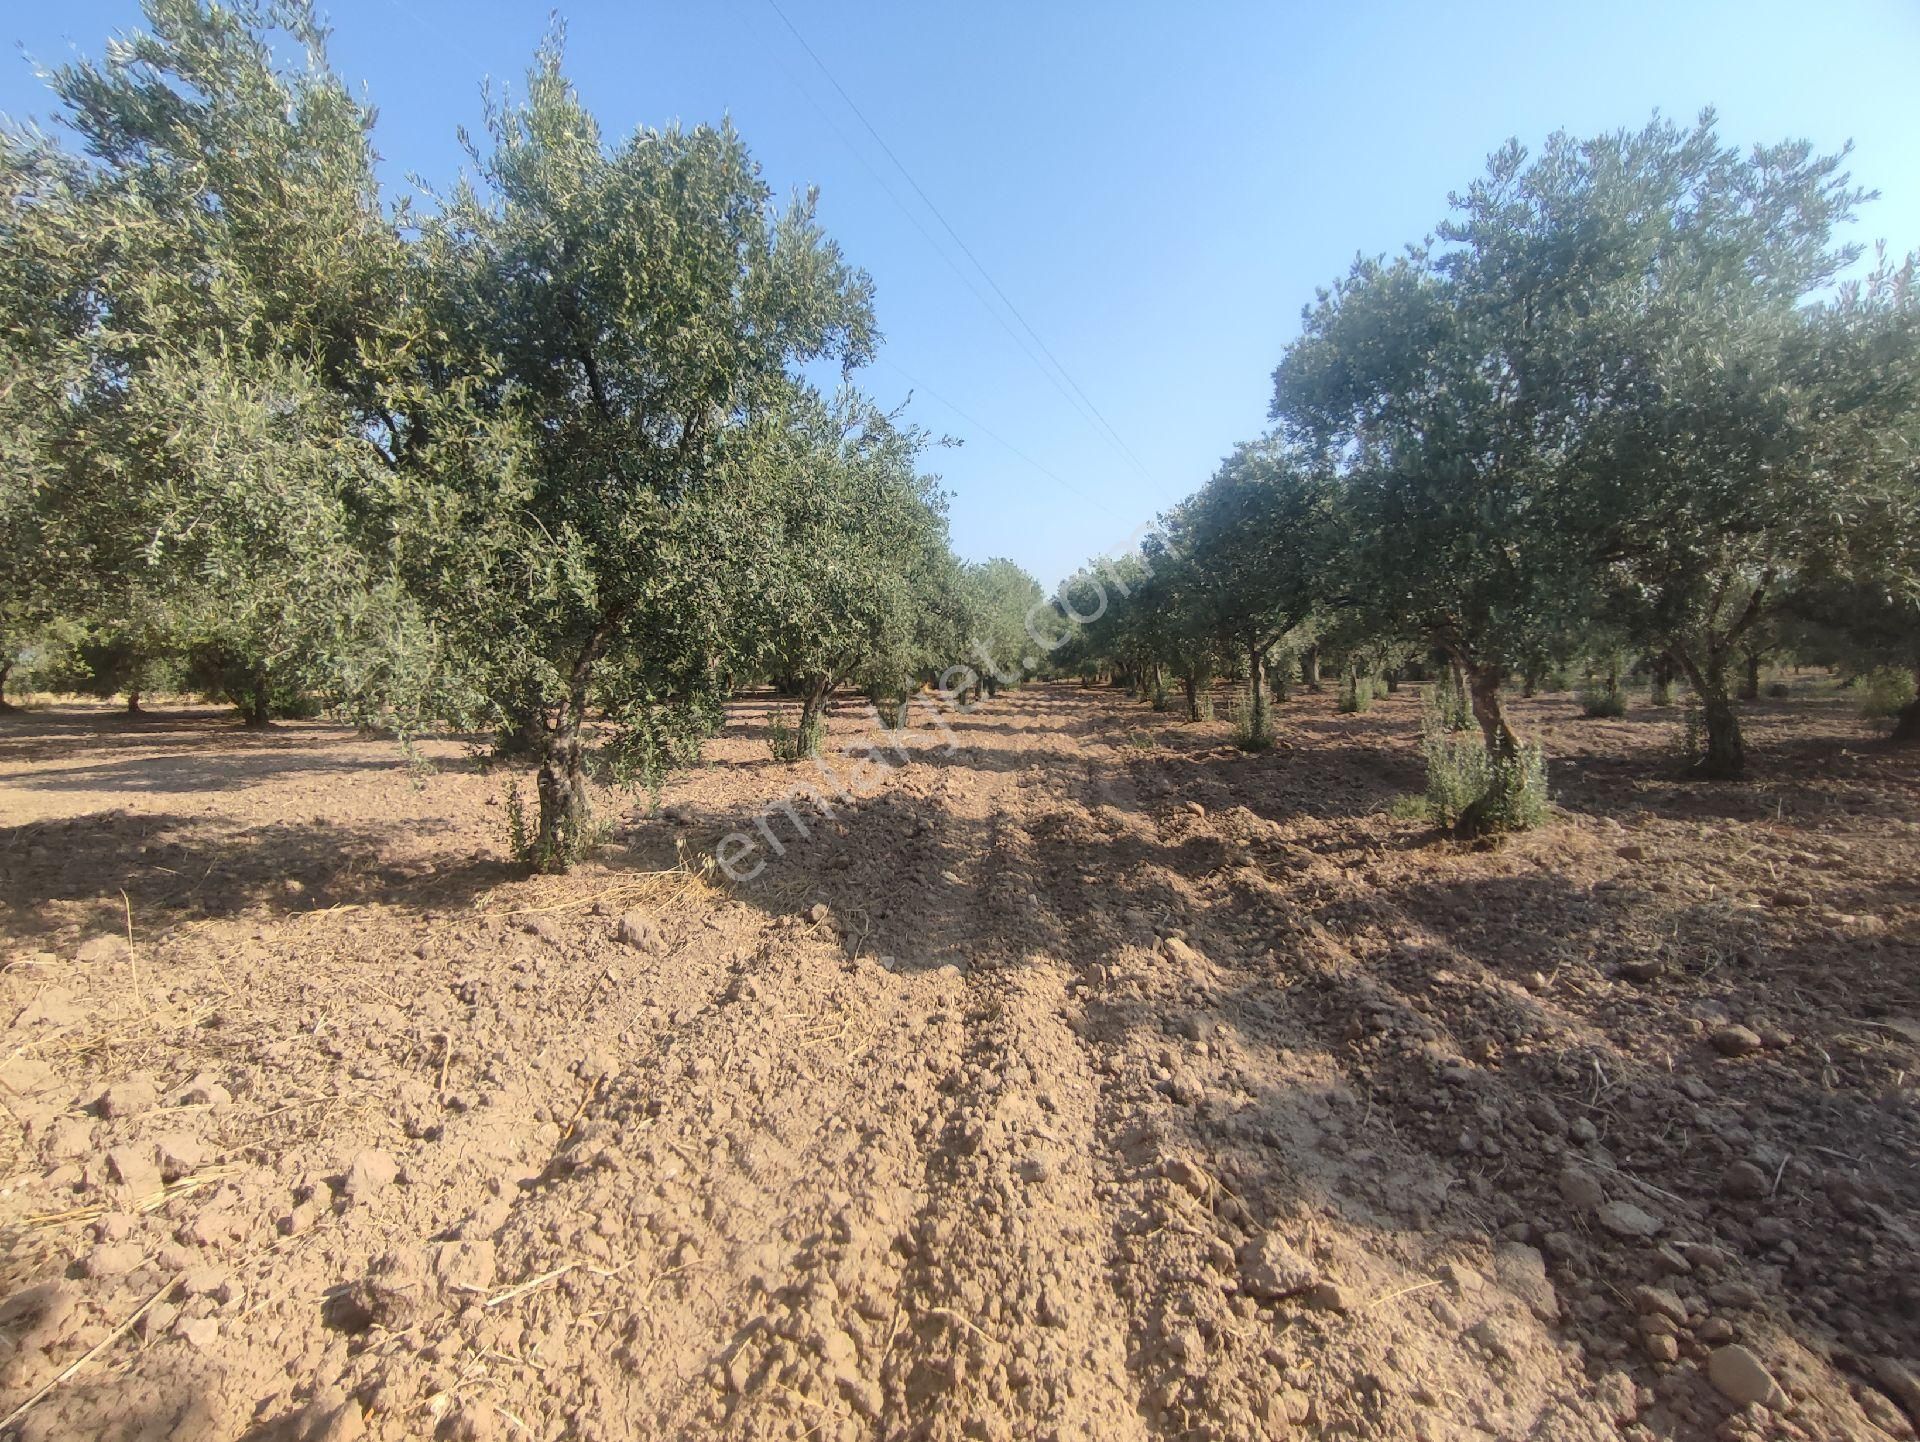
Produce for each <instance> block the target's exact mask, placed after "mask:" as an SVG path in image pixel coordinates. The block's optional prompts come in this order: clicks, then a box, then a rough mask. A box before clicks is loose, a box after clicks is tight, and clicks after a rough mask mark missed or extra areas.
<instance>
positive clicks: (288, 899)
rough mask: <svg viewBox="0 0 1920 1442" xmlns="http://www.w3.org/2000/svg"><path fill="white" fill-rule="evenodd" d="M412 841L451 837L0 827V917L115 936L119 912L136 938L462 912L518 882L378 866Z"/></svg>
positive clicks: (116, 822) (444, 828) (159, 816)
mask: <svg viewBox="0 0 1920 1442" xmlns="http://www.w3.org/2000/svg"><path fill="white" fill-rule="evenodd" d="M423 832H425V833H428V834H433V835H439V836H444V837H448V838H452V837H453V836H455V835H457V832H458V828H457V827H456V826H455V825H454V824H452V823H448V822H434V823H421V822H410V823H408V824H407V825H406V826H405V827H400V826H398V825H395V826H381V825H331V824H328V823H325V822H320V821H315V822H299V823H294V822H269V823H266V824H263V825H258V826H240V825H235V824H232V823H222V822H219V821H215V820H212V819H209V818H208V817H205V816H193V815H174V814H168V813H153V812H133V811H126V810H108V811H95V812H89V813H87V814H85V815H82V816H76V817H71V818H67V819H64V820H60V821H49V822H33V823H28V824H25V825H19V826H10V827H4V828H0V914H4V916H5V918H6V922H7V925H8V928H9V930H12V931H14V932H15V933H16V934H27V933H31V932H35V931H45V930H49V929H57V928H59V927H62V926H68V925H71V924H72V923H73V920H74V916H73V908H72V907H71V906H69V905H65V903H79V904H81V906H82V908H83V911H82V913H81V914H82V915H83V916H84V918H85V919H86V921H87V923H88V924H90V925H93V926H96V927H104V928H106V929H110V930H117V929H118V928H119V926H120V925H121V924H123V922H124V919H125V914H126V913H127V912H129V911H131V912H132V914H133V915H134V917H135V919H136V922H137V924H138V925H140V926H141V928H142V929H143V930H144V929H146V928H147V927H150V926H151V925H152V920H151V918H152V917H153V916H154V915H156V914H157V915H159V916H162V917H165V918H168V919H169V920H171V921H176V922H177V921H183V920H191V919H195V918H201V917H224V916H234V915H238V914H240V913H243V912H246V911H250V910H253V909H255V908H262V907H264V908H267V909H269V910H275V911H284V912H287V913H294V912H302V911H312V910H323V909H325V908H327V907H332V906H342V905H366V904H376V903H377V904H388V905H393V904H406V905H417V906H421V907H429V906H451V905H458V904H464V903H465V902H466V901H467V900H469V899H471V897H472V896H474V895H475V894H477V893H478V892H480V891H483V890H485V889H486V888H488V887H491V886H495V885H498V884H500V883H501V882H502V881H505V880H508V879H510V878H512V877H514V876H518V875H522V874H524V868H519V867H515V866H513V865H512V864H510V863H509V862H507V861H506V860H504V859H496V858H493V857H490V856H487V855H484V854H477V853H474V852H472V851H471V850H457V849H455V848H453V847H451V846H449V847H447V848H444V849H441V850H439V851H429V852H427V853H425V854H413V855H408V856H407V857H406V858H405V859H402V860H392V859H388V856H387V852H388V849H389V848H390V846H391V844H392V843H393V842H394V841H395V840H397V839H401V838H405V839H407V840H409V841H417V840H418V839H419V838H420V836H421V835H422V834H423Z"/></svg>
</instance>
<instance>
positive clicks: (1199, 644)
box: [1060, 113, 1920, 826]
mask: <svg viewBox="0 0 1920 1442" xmlns="http://www.w3.org/2000/svg"><path fill="white" fill-rule="evenodd" d="M1844 160H1845V157H1844V155H1819V154H1816V153H1814V151H1813V150H1812V148H1811V147H1810V146H1808V145H1806V144H1804V143H1788V144H1782V145H1774V146H1762V147H1757V148H1755V149H1753V150H1751V151H1746V152H1742V151H1739V150H1737V149H1734V148H1731V147H1729V146H1726V145H1724V144H1722V143H1721V141H1720V140H1719V138H1718V137H1717V135H1716V133H1715V125H1714V119H1713V116H1712V115H1711V114H1710V113H1709V114H1707V115H1704V116H1703V117H1702V118H1701V119H1700V121H1699V122H1698V123H1697V124H1695V125H1693V126H1691V127H1684V126H1678V125H1674V124H1671V123H1669V122H1666V121H1664V120H1659V119H1656V120H1655V121H1654V122H1653V123H1651V124H1649V125H1648V126H1646V127H1645V128H1644V129H1642V130H1639V131H1637V132H1632V133H1628V132H1617V133H1613V134H1608V135H1602V136H1598V137H1596V138H1594V139H1591V140H1577V139H1575V138H1573V137H1570V136H1567V135H1564V134H1561V135H1555V136H1554V137H1552V138H1551V139H1550V140H1548V141H1547V142H1546V144H1545V146H1544V147H1543V148H1542V150H1541V151H1540V153H1539V154H1538V155H1529V154H1528V153H1527V152H1526V151H1524V150H1523V149H1522V148H1521V147H1520V146H1519V145H1518V144H1517V143H1511V144H1509V145H1508V146H1507V147H1506V148H1504V149H1503V150H1501V151H1500V152H1499V153H1498V154H1496V155H1495V156H1493V158H1492V160H1491V161H1490V163H1489V165H1488V168H1487V172H1486V174H1485V175H1484V176H1482V177H1481V178H1480V179H1478V180H1476V181H1475V182H1474V183H1473V184H1472V185H1470V186H1469V187H1468V188H1467V189H1466V191H1465V192H1463V193H1460V194H1456V195H1454V196H1453V197H1451V209H1450V214H1449V216H1448V218H1447V219H1446V220H1445V221H1444V222H1443V223H1442V224H1441V225H1440V226H1439V227H1438V228H1437V229H1436V231H1435V232H1434V234H1433V235H1432V236H1430V237H1428V238H1426V239H1424V240H1422V241H1420V242H1419V243H1417V244H1414V245H1411V246H1408V247H1407V248H1406V250H1405V251H1404V252H1403V253H1402V254H1400V255H1398V256H1395V257H1393V258H1390V259H1389V258H1373V259H1368V258H1363V259H1360V260H1357V261H1356V262H1355V263H1354V264H1353V266H1352V267H1351V269H1350V270H1349V271H1348V272H1347V274H1346V275H1344V276H1342V277H1341V278H1340V279H1339V280H1337V281H1336V282H1334V284H1333V285H1331V286H1330V287H1328V288H1327V289H1325V290H1322V291H1321V292H1320V293H1319V295H1318V296H1317V298H1316V299H1315V301H1314V303H1313V304H1312V305H1310V306H1308V307H1307V308H1306V310H1305V312H1304V317H1303V327H1302V333H1301V334H1300V336H1299V338H1298V339H1297V340H1295V341H1294V342H1293V343H1292V344H1291V345H1290V346H1288V347H1287V350H1286V353H1285V355H1284V356H1283V357H1282V359H1281V361H1280V364H1279V367H1278V368H1277V370H1276V371H1275V372H1274V377H1273V403H1272V409H1271V418H1272V420H1273V421H1274V422H1275V426H1274V429H1273V430H1272V432H1271V433H1270V434H1269V435H1267V436H1265V437H1263V438H1262V439H1260V440H1259V441H1256V442H1253V443H1250V444H1247V445H1244V446H1241V447H1239V448H1238V449H1236V450H1235V451H1234V453H1233V454H1232V455H1231V456H1229V457H1228V458H1227V459H1226V460H1225V461H1224V462H1223V463H1222V465H1221V467H1220V469H1219V470H1218V471H1217V472H1216V473H1215V475H1214V476H1213V477H1212V479H1211V480H1209V481H1208V483H1207V484H1206V485H1205V486H1203V487H1202V488H1201V489H1200V490H1199V491H1197V492H1196V493H1195V494H1194V495H1193V496H1191V497H1190V498H1188V499H1187V500H1186V501H1184V502H1182V503H1181V504H1180V505H1179V506H1177V507H1175V508H1174V509H1173V510H1172V511H1171V512H1170V513H1169V514H1168V515H1166V516H1165V517H1164V518H1163V523H1162V525H1161V527H1160V528H1159V529H1158V530H1157V531H1156V532H1155V533H1154V534H1153V535H1152V536H1150V538H1149V539H1148V541H1147V543H1146V544H1145V545H1144V546H1143V547H1142V548H1141V550H1140V552H1139V553H1137V554H1135V555H1131V556H1128V557H1125V558H1122V559H1120V560H1118V561H1114V560H1109V561H1104V562H1101V563H1098V564H1097V565H1095V566H1093V567H1090V568H1089V569H1087V570H1086V571H1083V572H1082V573H1081V574H1080V575H1078V576H1076V577H1074V578H1072V579H1071V580H1069V581H1068V582H1067V583H1066V584H1065V585H1064V586H1063V588H1062V590H1061V593H1060V600H1061V602H1062V604H1063V605H1064V606H1066V607H1069V608H1070V609H1071V610H1072V611H1073V612H1074V613H1075V614H1078V615H1082V616H1087V615H1097V619H1094V620H1092V621H1090V622H1089V623H1088V624H1087V625H1085V626H1083V627H1081V628H1080V629H1079V630H1078V631H1077V632H1076V633H1075V637H1074V640H1073V642H1072V648H1073V649H1072V650H1071V651H1070V652H1065V653H1063V655H1064V656H1065V657H1066V658H1067V659H1068V660H1069V661H1070V662H1074V663H1077V664H1079V665H1081V666H1082V667H1084V668H1086V669H1087V670H1088V671H1089V672H1090V673H1092V672H1107V673H1118V674H1121V675H1123V676H1125V677H1126V678H1128V679H1129V680H1130V681H1132V682H1133V683H1134V684H1136V685H1137V686H1140V687H1141V688H1143V689H1144V690H1146V691H1147V692H1148V693H1149V694H1157V695H1160V696H1162V697H1164V696H1165V695H1166V694H1167V693H1166V683H1165V679H1164V678H1165V677H1167V676H1172V677H1174V678H1177V679H1178V680H1179V681H1180V682H1181V683H1183V684H1184V690H1185V696H1186V704H1187V706H1188V707H1189V709H1190V710H1195V711H1196V712H1197V709H1198V701H1197V700H1196V698H1197V697H1200V696H1202V695H1204V691H1205V683H1206V681H1207V680H1208V679H1209V678H1210V677H1212V676H1215V675H1218V674H1221V673H1222V672H1228V671H1230V672H1231V673H1232V674H1234V675H1236V676H1237V677H1239V678H1241V679H1242V682H1243V685H1244V687H1245V698H1246V699H1245V701H1244V704H1243V709H1244V713H1245V714H1244V716H1243V719H1242V732H1243V735H1244V737H1245V739H1246V740H1247V741H1248V743H1249V744H1252V745H1256V746H1257V745H1262V744H1265V740H1266V736H1267V731H1268V719H1267V707H1268V705H1269V704H1270V701H1269V690H1270V687H1271V685H1272V684H1273V681H1274V680H1276V679H1277V680H1279V681H1280V682H1281V683H1282V684H1290V683H1291V681H1292V680H1293V678H1294V677H1295V676H1296V675H1304V678H1305V681H1306V682H1307V683H1308V684H1312V685H1314V686H1315V687H1316V688H1317V687H1318V686H1319V684H1320V680H1319V678H1320V667H1321V666H1322V665H1323V664H1326V663H1327V662H1328V661H1331V663H1332V664H1333V665H1334V666H1335V667H1337V668H1338V670H1339V672H1340V682H1339V684H1340V685H1341V687H1342V701H1343V704H1344V705H1346V706H1347V707H1348V709H1359V708H1361V707H1363V706H1364V705H1365V704H1366V702H1367V699H1368V698H1369V697H1370V695H1371V693H1372V689H1373V687H1374V686H1375V684H1376V683H1377V682H1380V681H1382V680H1384V681H1385V682H1386V683H1388V684H1391V682H1392V681H1393V680H1394V679H1395V678H1397V677H1398V676H1400V675H1401V674H1403V673H1404V672H1405V670H1406V668H1408V667H1415V668H1418V667H1422V666H1431V665H1436V664H1437V665H1438V667H1439V668H1440V671H1441V674H1442V675H1443V677H1444V679H1446V680H1447V682H1448V683H1449V687H1456V686H1457V688H1458V690H1457V694H1458V695H1459V697H1460V699H1461V701H1462V702H1463V704H1462V705H1461V706H1459V707H1458V708H1457V709H1456V714H1457V715H1459V716H1462V717H1464V716H1465V715H1470V716H1471V720H1472V722H1473V723H1474V727H1475V728H1477V730H1478V732H1479V738H1480V743H1481V753H1482V754H1481V755H1480V756H1479V757H1477V758H1468V759H1469V760H1470V761H1472V762H1473V764H1474V765H1475V766H1476V767H1477V776H1478V779H1477V781H1476V783H1475V785H1474V787H1473V788H1472V790H1471V794H1470V795H1469V796H1468V797H1467V798H1466V799H1465V801H1464V803H1462V805H1461V806H1460V807H1459V809H1460V810H1462V811H1463V812H1464V813H1466V814H1465V815H1463V816H1462V817H1459V818H1455V819H1458V820H1463V821H1465V822H1466V823H1467V824H1469V825H1475V824H1478V825H1482V826H1489V825H1491V826H1498V825H1503V824H1525V821H1526V820H1527V818H1528V817H1529V815H1530V814H1537V810H1538V806H1537V801H1538V792H1539V789H1540V786H1541V775H1542V769H1541V762H1540V758H1539V756H1538V753H1537V749H1536V748H1534V747H1533V746H1531V745H1530V744H1529V743H1528V742H1527V741H1526V740H1525V738H1523V737H1522V736H1521V735H1520V734H1519V733H1518V731H1517V730H1516V728H1515V725H1514V722H1513V719H1512V716H1511V715H1510V713H1509V710H1508V707H1507V705H1506V704H1505V698H1506V697H1507V696H1508V695H1509V694H1510V691H1511V688H1513V687H1514V686H1515V685H1516V684H1518V685H1520V686H1522V687H1524V688H1526V689H1528V690H1529V691H1530V690H1531V689H1532V687H1533V686H1534V685H1535V684H1537V683H1538V682H1539V681H1541V680H1542V679H1543V678H1545V677H1546V676H1548V675H1549V674H1552V673H1555V672H1565V671H1567V670H1574V671H1577V672H1584V673H1586V675H1587V676H1588V677H1589V678H1590V679H1589V687H1590V690H1591V694H1592V695H1593V697H1594V703H1593V704H1594V708H1595V709H1605V708H1606V707H1608V706H1609V705H1612V704H1615V703H1614V702H1611V701H1609V700H1608V697H1609V694H1611V695H1612V696H1613V697H1615V698H1617V696H1618V689H1619V686H1620V680H1621V676H1622V674H1623V671H1624V670H1632V669H1635V668H1639V669H1643V670H1645V671H1646V672H1647V674H1648V675H1649V677H1650V678H1651V680H1652V684H1653V687H1654V691H1655V694H1656V697H1661V693H1662V692H1663V691H1664V693H1665V697H1664V698H1662V699H1666V698H1670V696H1671V688H1672V685H1673V683H1674V681H1675V680H1676V679H1677V678H1684V679H1685V680H1686V681H1687V682H1688V683H1690V686H1691V689H1692V692H1693V696H1694V697H1695V704H1696V705H1697V707H1698V718H1699V730H1700V733H1701V735H1700V743H1699V756H1698V762H1699V766H1700V769H1701V770H1702V771H1703V772H1704V773H1705V774H1706V775H1708V776H1712V777H1735V776H1738V775H1740V774H1741V772H1742V770H1743V768H1744V766H1745V764H1746V756H1745V747H1744V744H1743V741H1742V736H1741V727H1740V712H1739V706H1738V701H1739V699H1740V694H1741V692H1742V691H1745V692H1746V693H1747V694H1748V695H1749V696H1751V695H1752V694H1754V693H1755V692H1756V691H1757V689H1758V684H1759V676H1760V668H1761V663H1762V662H1763V660H1764V659H1765V658H1767V657H1769V656H1773V655H1783V654H1789V653H1790V654H1792V655H1794V656H1796V657H1799V658H1801V659H1806V660H1813V661H1817V662H1824V663H1828V664H1832V665H1835V666H1838V667H1842V668H1845V669H1847V670H1848V671H1849V672H1850V673H1854V674H1864V673H1867V672H1871V671H1875V670H1876V668H1883V669H1881V670H1880V671H1879V673H1878V674H1879V676H1880V679H1881V681H1882V682H1883V683H1885V684H1886V685H1890V686H1891V687H1892V689H1893V691H1894V692H1895V693H1896V694H1897V695H1898V696H1901V697H1903V698H1904V699H1903V700H1902V702H1901V704H1900V706H1898V707H1892V708H1887V709H1893V710H1898V713H1899V714H1898V721H1897V726H1896V731H1897V734H1898V735H1900V736H1902V737H1904V738H1906V739H1915V738H1917V737H1920V703H1916V702H1915V701H1914V700H1913V699H1912V697H1913V694H1914V681H1915V680H1916V679H1920V344H1917V338H1920V295H1916V292H1915V284H1914V282H1915V262H1914V260H1913V259H1911V258H1909V259H1907V260H1905V261H1904V262H1899V263H1896V262H1894V261H1891V260H1889V259H1888V258H1887V256H1886V255H1885V254H1884V252H1881V253H1879V254H1878V255H1877V256H1876V257H1875V258H1874V260H1873V262H1872V263H1871V265H1870V266H1869V268H1867V269H1866V270H1865V271H1864V272H1863V273H1857V274H1850V272H1853V271H1854V270H1855V269H1856V266H1855V263H1856V262H1857V261H1859V260H1861V259H1862V257H1861V254H1860V252H1859V250H1858V249H1857V248H1856V247H1853V246H1851V245H1845V244H1841V243H1840V242H1839V241H1838V240H1837V239H1836V229H1837V227H1839V226H1840V225H1842V224H1843V223H1845V222H1847V221H1849V220H1851V219H1852V218H1853V217H1854V216H1855V213H1856V211H1857V209H1858V208H1859V207H1860V206H1861V205H1862V204H1863V203H1864V202H1866V201H1867V200H1869V199H1871V197H1870V196H1869V195H1867V194H1866V193H1864V192H1862V191H1861V190H1860V189H1858V188H1857V187H1855V186H1854V185H1853V184H1852V183H1851V182H1850V180H1849V178H1848V176H1847V174H1846V173H1845V171H1844V169H1843V166H1844ZM1889 678H1890V679H1889ZM1162 704H1166V703H1165V702H1164V701H1163V702H1162ZM1442 709H1443V710H1444V709H1445V708H1444V707H1443V708H1442ZM1470 729H1473V728H1470ZM1433 754H1439V755H1442V757H1443V759H1445V758H1451V760H1452V761H1454V762H1458V761H1459V759H1460V754H1459V752H1458V751H1457V749H1451V750H1449V749H1447V748H1441V751H1440V752H1439V753H1435V752H1433V751H1431V750H1430V755H1433Z"/></svg>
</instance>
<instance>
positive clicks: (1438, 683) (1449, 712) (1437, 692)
mask: <svg viewBox="0 0 1920 1442" xmlns="http://www.w3.org/2000/svg"><path fill="white" fill-rule="evenodd" d="M1420 711H1421V718H1422V726H1423V727H1424V729H1425V730H1426V731H1434V730H1440V731H1451V732H1459V731H1471V730H1472V729H1473V707H1472V704H1471V703H1470V702H1469V701H1468V700H1467V688H1466V687H1465V686H1463V685H1462V684H1461V683H1460V673H1459V672H1457V671H1455V670H1454V669H1453V668H1452V667H1450V666H1449V667H1446V668H1443V669H1442V670H1441V672H1440V675H1439V677H1438V679H1436V680H1435V681H1434V682H1433V684H1432V685H1430V686H1427V687H1425V688H1423V690H1422V692H1421V695H1420Z"/></svg>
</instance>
